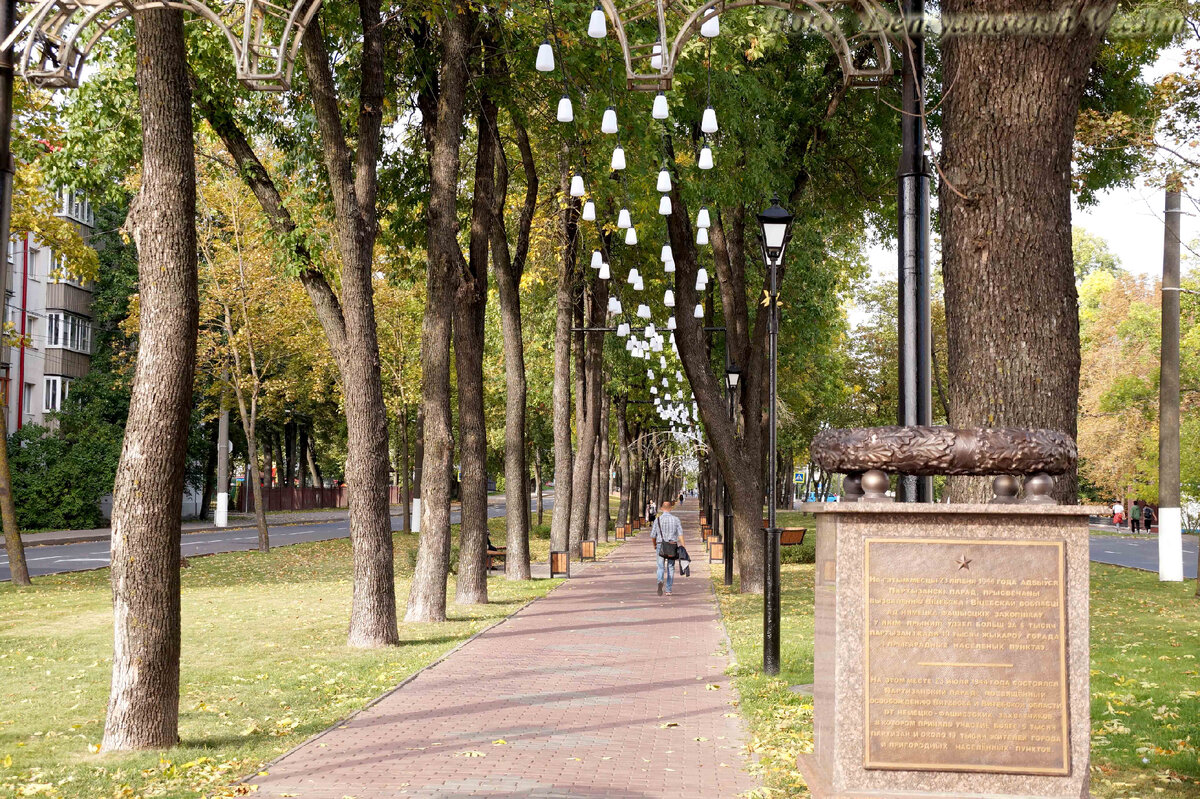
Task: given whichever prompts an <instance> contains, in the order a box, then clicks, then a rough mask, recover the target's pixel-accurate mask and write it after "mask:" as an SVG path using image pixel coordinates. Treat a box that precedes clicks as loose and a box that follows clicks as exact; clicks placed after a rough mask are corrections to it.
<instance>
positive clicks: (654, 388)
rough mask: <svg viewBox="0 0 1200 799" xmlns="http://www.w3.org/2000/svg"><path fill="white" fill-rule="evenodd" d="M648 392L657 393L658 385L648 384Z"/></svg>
mask: <svg viewBox="0 0 1200 799" xmlns="http://www.w3.org/2000/svg"><path fill="white" fill-rule="evenodd" d="M650 393H651V394H657V393H658V387H657V386H650Z"/></svg>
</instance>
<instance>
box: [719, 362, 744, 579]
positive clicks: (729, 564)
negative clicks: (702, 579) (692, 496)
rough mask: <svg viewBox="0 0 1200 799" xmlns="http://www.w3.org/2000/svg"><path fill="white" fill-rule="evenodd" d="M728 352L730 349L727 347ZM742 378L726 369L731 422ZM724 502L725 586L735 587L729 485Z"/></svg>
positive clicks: (731, 368)
mask: <svg viewBox="0 0 1200 799" xmlns="http://www.w3.org/2000/svg"><path fill="white" fill-rule="evenodd" d="M726 352H728V347H726ZM741 376H742V370H741V369H739V368H737V367H736V366H734V365H733V364H730V365H729V366H726V367H725V385H726V387H727V388H728V390H729V421H730V422H733V421H734V419H735V415H734V413H735V411H734V409H735V407H736V401H737V389H738V381H739V379H740V378H741ZM723 500H724V503H723V504H724V508H723V509H724V516H725V518H724V519H723V520H722V522H721V531H722V535H721V540H722V541H723V542H724V543H725V552H724V554H725V585H733V495H732V494H731V493H730V491H729V485H728V484H726V486H725V496H724V497H723Z"/></svg>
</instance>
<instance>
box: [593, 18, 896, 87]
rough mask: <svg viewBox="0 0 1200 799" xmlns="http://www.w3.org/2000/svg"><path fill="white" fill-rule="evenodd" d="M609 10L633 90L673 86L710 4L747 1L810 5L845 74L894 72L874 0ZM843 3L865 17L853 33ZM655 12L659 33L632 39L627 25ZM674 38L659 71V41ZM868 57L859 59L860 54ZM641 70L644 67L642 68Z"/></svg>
mask: <svg viewBox="0 0 1200 799" xmlns="http://www.w3.org/2000/svg"><path fill="white" fill-rule="evenodd" d="M600 5H601V7H602V8H603V9H604V12H605V14H607V15H608V19H609V22H610V23H611V24H612V27H613V30H614V32H615V34H616V37H617V41H618V42H619V43H620V45H621V54H622V55H623V56H624V58H625V81H626V85H627V86H628V88H629V89H631V90H634V91H666V90H667V89H670V88H671V81H672V80H673V79H674V77H675V64H676V63H677V62H678V60H679V56H680V54H681V53H682V52H683V47H684V45H685V44H687V42H688V41H689V40H690V39H691V38H692V37H693V36H695V35H696V34H697V33H699V32H700V26H701V25H702V24H703V23H704V17H705V15H706V14H707V13H708V11H709V10H710V9H712V10H713V13H715V14H723V13H725V12H726V11H731V10H733V9H737V8H744V7H748V6H767V7H770V8H782V9H785V10H787V11H790V12H796V11H798V10H800V9H801V8H805V9H807V10H808V11H809V12H811V14H812V15H813V17H814V20H815V26H816V28H817V30H818V31H819V32H820V33H821V34H822V35H823V36H824V37H825V38H826V40H828V42H829V43H830V44H831V45H832V46H833V49H834V52H835V53H836V54H837V57H838V61H839V62H840V64H841V67H842V74H843V75H844V77H845V80H846V82H847V83H849V84H850V85H853V86H877V85H879V84H880V83H882V82H883V81H884V80H886V79H888V78H890V77H891V76H892V57H891V51H890V50H889V48H888V38H887V35H886V34H885V32H884V30H883V29H882V27H881V26H879V25H877V24H874V23H876V22H877V21H878V20H881V19H883V18H884V12H883V9H882V8H881V7H880V6H879V5H878V4H877V3H876V2H875V0H702V2H699V3H695V4H694V6H693V3H692V1H691V0H631V2H630V4H629V5H628V6H626V7H625V8H624V9H622V10H619V11H618V9H617V7H616V5H615V4H614V2H613V0H600ZM839 9H844V10H847V11H851V12H853V13H854V14H855V15H856V16H857V17H858V18H859V20H860V21H861V22H862V28H861V30H859V31H857V32H854V33H851V34H850V35H849V36H847V35H846V32H845V31H844V30H843V29H842V25H841V23H840V22H839V21H838V20H837V19H836V18H835V17H834V16H833V14H832V13H831V12H832V11H835V10H839ZM668 15H669V16H670V17H671V18H672V19H675V20H679V21H680V22H679V29H678V31H676V32H675V34H674V35H673V36H672V35H671V32H670V31H669V30H668V28H667V20H668ZM650 17H655V18H656V19H655V22H657V26H656V28H657V37H656V38H655V39H654V40H653V41H649V42H637V43H631V42H630V41H629V34H628V32H627V30H626V27H627V26H629V25H632V24H633V23H635V22H638V21H640V20H643V19H648V18H650ZM659 42H662V43H666V42H670V47H669V48H666V47H665V44H664V49H665V50H666V52H664V53H663V61H662V68H661V69H659V70H657V71H655V70H654V69H653V67H652V66H651V57H652V55H653V49H654V45H655V44H657V43H659ZM863 55H865V56H866V58H865V59H864V60H863V61H862V62H861V63H859V62H858V61H856V56H857V57H859V58H861V57H862V56H863ZM639 70H642V71H639Z"/></svg>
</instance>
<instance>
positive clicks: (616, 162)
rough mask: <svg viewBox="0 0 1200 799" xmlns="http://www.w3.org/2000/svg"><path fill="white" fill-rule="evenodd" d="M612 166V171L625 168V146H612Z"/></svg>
mask: <svg viewBox="0 0 1200 799" xmlns="http://www.w3.org/2000/svg"><path fill="white" fill-rule="evenodd" d="M612 168H613V171H614V172H617V171H620V170H622V169H624V168H625V148H624V147H614V148H613V157H612Z"/></svg>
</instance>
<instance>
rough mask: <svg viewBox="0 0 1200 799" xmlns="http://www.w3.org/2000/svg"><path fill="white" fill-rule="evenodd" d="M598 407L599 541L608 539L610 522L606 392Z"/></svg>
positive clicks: (610, 404) (608, 400) (609, 462)
mask: <svg viewBox="0 0 1200 799" xmlns="http://www.w3.org/2000/svg"><path fill="white" fill-rule="evenodd" d="M601 403H603V404H602V405H601V408H600V444H599V446H598V447H597V449H596V461H597V468H598V469H599V470H600V498H599V504H600V526H599V530H598V533H599V536H600V540H601V541H605V542H607V541H608V527H609V524H610V523H611V522H612V512H611V510H610V509H609V501H608V500H609V497H610V496H611V493H612V492H611V473H612V457H611V452H612V448H611V447H610V446H609V438H608V422H609V409H610V408H611V407H612V400H610V399H609V397H608V395H607V394H602V396H601Z"/></svg>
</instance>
